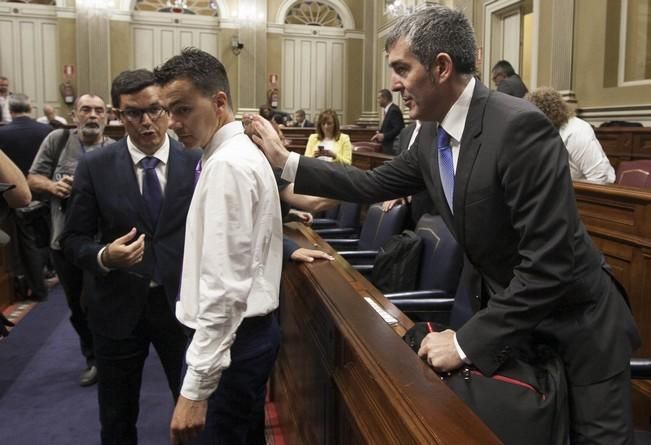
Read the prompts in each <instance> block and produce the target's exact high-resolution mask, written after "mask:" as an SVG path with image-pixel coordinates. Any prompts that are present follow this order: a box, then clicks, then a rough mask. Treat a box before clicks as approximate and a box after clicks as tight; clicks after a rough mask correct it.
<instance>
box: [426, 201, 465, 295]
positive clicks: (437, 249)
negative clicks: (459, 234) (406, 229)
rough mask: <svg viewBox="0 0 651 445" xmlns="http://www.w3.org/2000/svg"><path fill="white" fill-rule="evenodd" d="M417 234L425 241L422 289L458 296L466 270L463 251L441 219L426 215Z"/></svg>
mask: <svg viewBox="0 0 651 445" xmlns="http://www.w3.org/2000/svg"><path fill="white" fill-rule="evenodd" d="M415 232H416V233H417V234H418V235H419V236H420V237H421V238H422V239H423V252H422V257H421V259H420V273H419V280H418V289H419V290H427V289H441V290H444V291H446V292H448V293H449V294H450V295H454V293H455V291H456V288H457V284H458V282H459V276H460V275H461V268H462V266H463V255H462V251H461V247H460V246H459V244H457V241H456V240H455V239H454V237H453V236H452V233H450V230H448V228H447V226H446V225H445V222H443V219H442V218H441V217H440V216H438V215H430V214H429V213H426V214H425V215H423V216H422V217H421V218H420V220H419V221H418V224H416V230H415Z"/></svg>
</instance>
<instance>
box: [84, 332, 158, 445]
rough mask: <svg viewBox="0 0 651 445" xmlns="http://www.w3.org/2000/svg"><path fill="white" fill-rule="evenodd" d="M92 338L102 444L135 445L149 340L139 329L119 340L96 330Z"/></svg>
mask: <svg viewBox="0 0 651 445" xmlns="http://www.w3.org/2000/svg"><path fill="white" fill-rule="evenodd" d="M94 338H95V347H96V352H97V357H96V366H97V376H98V380H97V398H98V402H99V415H100V423H101V425H102V431H101V438H102V445H136V444H137V443H138V431H137V428H136V422H137V420H138V413H139V404H140V386H141V383H142V370H143V367H144V363H145V358H146V357H147V354H148V350H149V342H148V341H147V340H146V338H145V336H144V335H142V333H140V332H138V333H136V334H134V335H132V336H130V337H128V338H125V339H119V340H116V339H112V338H108V337H104V336H102V335H101V334H98V333H95V337H94Z"/></svg>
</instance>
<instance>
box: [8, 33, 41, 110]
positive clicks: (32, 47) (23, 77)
mask: <svg viewBox="0 0 651 445" xmlns="http://www.w3.org/2000/svg"><path fill="white" fill-rule="evenodd" d="M36 29H37V26H35V23H34V22H29V21H23V20H21V21H19V22H18V29H17V30H16V31H17V32H18V45H19V48H20V62H19V63H20V72H19V73H18V75H19V76H20V77H19V78H18V79H16V81H15V82H14V84H15V87H14V88H20V89H19V90H14V91H20V92H21V93H24V94H27V95H28V96H29V97H30V98H31V99H32V101H34V102H37V101H39V100H40V97H39V94H38V89H37V86H36V83H37V80H36V73H39V72H41V70H39V63H38V61H39V59H40V57H39V56H42V53H41V51H39V48H37V47H36V44H37V38H38V36H37V35H36ZM37 52H38V54H37Z"/></svg>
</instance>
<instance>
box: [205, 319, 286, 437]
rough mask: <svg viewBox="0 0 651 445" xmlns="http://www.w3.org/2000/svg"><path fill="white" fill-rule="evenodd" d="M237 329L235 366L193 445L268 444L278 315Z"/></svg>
mask: <svg viewBox="0 0 651 445" xmlns="http://www.w3.org/2000/svg"><path fill="white" fill-rule="evenodd" d="M269 317H270V322H269V324H268V325H267V326H264V327H256V329H250V330H245V331H244V332H243V330H242V329H239V330H238V331H237V337H236V340H235V343H234V344H233V346H232V347H231V360H232V361H231V366H230V367H229V368H228V369H227V370H226V371H224V373H223V375H222V378H221V380H220V383H219V386H218V387H217V390H216V391H215V392H214V393H213V395H212V396H211V397H210V399H209V401H208V413H207V415H206V429H205V431H204V433H203V434H202V435H201V436H200V437H199V439H198V440H197V441H196V442H193V445H194V444H196V445H240V444H241V445H264V444H265V437H264V400H265V394H266V385H267V381H268V380H269V376H270V375H271V370H272V368H273V365H274V362H275V361H276V357H277V355H278V348H279V345H280V329H279V327H278V324H277V322H276V320H275V317H273V316H269Z"/></svg>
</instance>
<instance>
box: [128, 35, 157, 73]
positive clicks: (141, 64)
mask: <svg viewBox="0 0 651 445" xmlns="http://www.w3.org/2000/svg"><path fill="white" fill-rule="evenodd" d="M154 56H155V55H154V29H152V28H144V27H139V26H136V27H134V28H133V63H132V67H133V69H139V68H144V69H148V70H150V69H152V68H153V67H154V66H155V64H156V62H155V60H154Z"/></svg>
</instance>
